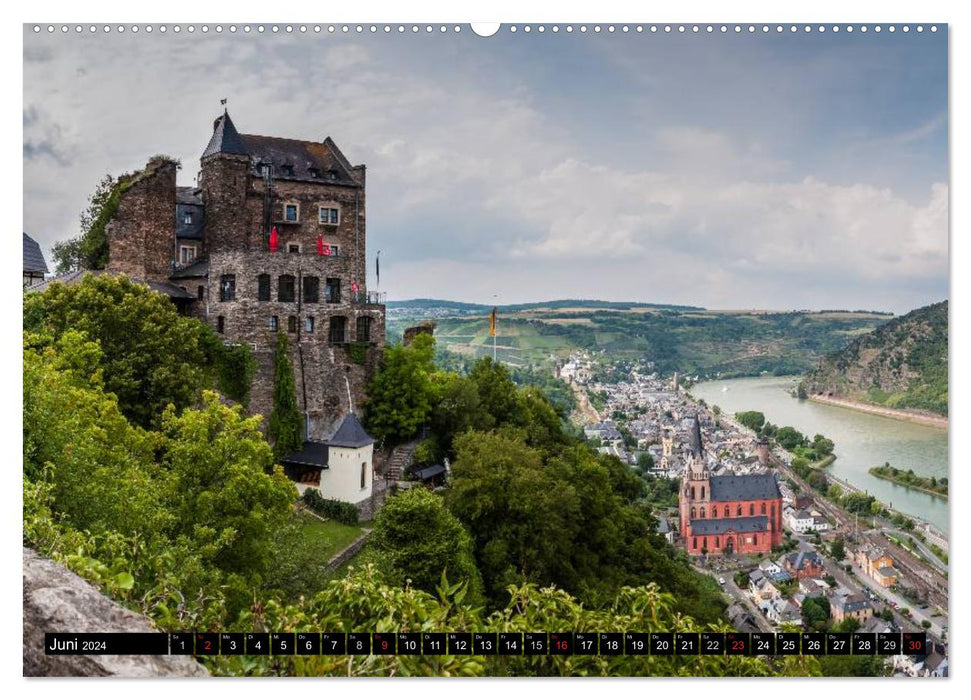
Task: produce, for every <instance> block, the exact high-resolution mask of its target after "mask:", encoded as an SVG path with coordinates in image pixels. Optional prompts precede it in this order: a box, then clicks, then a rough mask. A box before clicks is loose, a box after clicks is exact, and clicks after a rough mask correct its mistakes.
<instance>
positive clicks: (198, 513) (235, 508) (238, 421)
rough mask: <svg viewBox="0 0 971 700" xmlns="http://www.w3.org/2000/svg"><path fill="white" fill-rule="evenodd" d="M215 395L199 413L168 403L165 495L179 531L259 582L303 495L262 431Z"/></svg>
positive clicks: (255, 419)
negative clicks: (280, 533)
mask: <svg viewBox="0 0 971 700" xmlns="http://www.w3.org/2000/svg"><path fill="white" fill-rule="evenodd" d="M259 424H260V417H259V416H250V417H244V416H243V412H242V409H241V408H240V407H239V406H233V407H229V406H226V405H224V404H222V403H221V402H220V401H219V397H218V395H217V394H215V393H214V392H205V394H204V397H203V406H202V408H201V409H200V410H192V409H190V410H187V411H183V412H182V414H181V415H177V414H176V412H175V411H174V410H173V409H171V408H169V409H167V410H166V411H165V414H164V415H163V417H162V437H161V439H160V444H159V445H158V447H157V449H158V451H159V453H160V460H161V463H162V464H163V465H164V466H165V467H166V468H167V469H168V470H169V472H170V473H171V476H172V483H171V486H170V488H169V490H168V493H167V494H166V496H167V499H168V503H169V507H170V509H171V510H172V512H174V513H175V514H176V515H177V518H178V524H177V526H176V532H177V533H178V534H182V535H184V536H186V537H188V538H189V539H190V540H191V541H192V542H194V543H195V546H196V547H197V548H198V549H199V550H200V551H203V552H205V553H206V555H207V558H210V559H211V560H212V561H213V563H215V564H216V565H217V566H219V568H221V569H222V570H224V571H227V572H234V573H238V574H240V575H242V576H244V577H245V578H248V579H250V578H256V579H257V580H258V579H259V578H260V577H261V576H262V575H264V574H265V573H266V570H267V566H268V564H269V562H270V559H271V545H272V542H273V535H274V533H275V532H276V531H277V529H279V528H280V527H281V526H282V525H283V523H284V522H285V521H286V519H287V518H288V517H289V515H290V513H291V512H292V507H293V502H294V501H295V500H296V497H297V492H296V488H295V487H294V485H293V483H292V482H291V481H290V480H288V479H287V478H286V476H284V474H283V470H282V468H281V467H275V468H274V466H273V452H272V450H271V449H270V446H269V445H268V444H267V443H266V440H264V438H263V435H262V433H261V432H260V429H259Z"/></svg>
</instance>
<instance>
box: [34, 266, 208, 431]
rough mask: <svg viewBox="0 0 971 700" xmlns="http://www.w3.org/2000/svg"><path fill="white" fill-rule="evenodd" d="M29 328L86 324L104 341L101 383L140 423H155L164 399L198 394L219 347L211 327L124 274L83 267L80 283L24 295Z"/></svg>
mask: <svg viewBox="0 0 971 700" xmlns="http://www.w3.org/2000/svg"><path fill="white" fill-rule="evenodd" d="M24 324H25V329H26V330H31V331H35V332H36V334H37V335H36V336H35V337H36V338H37V342H41V341H42V339H45V338H46V339H48V340H49V341H56V340H57V339H59V338H60V337H61V336H63V335H64V334H65V333H66V332H68V331H69V330H72V329H73V330H77V331H81V332H83V333H84V334H85V335H86V337H87V338H88V339H89V340H91V341H94V342H96V343H98V345H99V346H100V348H101V353H102V355H101V362H100V365H99V367H100V368H101V369H102V370H103V378H104V386H105V390H106V391H110V392H112V393H113V394H115V395H116V396H117V397H118V406H119V408H120V409H121V411H122V413H124V414H125V416H127V417H128V418H130V419H131V420H132V421H134V422H135V423H137V424H138V425H140V426H142V427H146V428H147V427H150V426H153V425H157V422H158V419H159V416H160V415H161V413H162V410H163V409H164V408H165V407H166V406H167V405H168V404H170V403H171V404H174V405H175V407H176V408H177V409H182V408H185V407H186V406H191V405H193V404H195V403H197V402H198V401H199V397H200V394H201V391H202V390H203V389H205V388H207V387H209V386H211V385H212V382H213V362H214V359H215V356H216V354H217V353H218V351H219V348H220V347H221V343H219V341H218V339H215V341H214V339H213V337H214V333H213V332H212V331H211V329H209V328H208V327H207V326H205V325H204V324H202V323H200V322H199V321H197V320H195V319H191V318H188V317H185V316H181V315H180V314H179V312H178V310H177V309H176V308H175V306H174V305H173V304H172V302H171V301H169V299H168V298H167V297H165V296H163V295H161V294H158V293H157V292H153V291H151V290H150V289H149V288H148V287H147V286H146V285H143V284H136V283H134V282H132V281H131V280H129V279H128V278H127V277H125V276H113V275H86V276H85V277H84V279H82V280H81V281H80V282H78V283H77V284H70V285H67V284H61V283H54V284H51V285H50V286H48V288H47V289H46V290H45V291H44V292H43V293H42V294H28V295H27V296H26V297H25V298H24Z"/></svg>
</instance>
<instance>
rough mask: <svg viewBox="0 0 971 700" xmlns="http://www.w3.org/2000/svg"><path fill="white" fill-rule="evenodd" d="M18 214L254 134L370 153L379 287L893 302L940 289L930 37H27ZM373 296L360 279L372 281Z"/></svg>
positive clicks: (936, 68)
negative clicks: (232, 130)
mask: <svg viewBox="0 0 971 700" xmlns="http://www.w3.org/2000/svg"><path fill="white" fill-rule="evenodd" d="M24 86H25V87H24V107H23V122H24V151H23V152H24V226H25V230H26V231H27V232H28V233H30V234H31V235H32V236H33V237H34V238H36V239H37V240H38V241H40V243H41V245H42V246H43V248H44V250H45V253H49V249H50V245H51V244H52V243H53V242H55V241H57V240H59V239H64V238H68V237H71V236H73V235H75V234H76V233H77V220H78V215H79V213H80V212H81V210H82V209H83V208H84V207H85V203H86V200H87V197H88V196H89V195H90V193H91V192H92V191H93V189H94V187H95V185H96V184H97V182H98V180H99V179H100V178H101V176H103V175H104V174H105V173H106V172H108V173H111V174H113V175H118V174H120V173H122V172H126V171H131V170H133V169H136V168H139V167H142V166H143V165H144V164H145V161H146V160H147V159H148V157H150V156H151V155H153V154H155V153H166V154H169V155H173V156H175V157H178V158H180V159H181V160H182V163H183V169H182V171H181V172H180V178H181V184H186V185H188V184H192V183H193V181H194V177H195V175H196V174H197V171H198V162H199V161H198V158H199V155H200V154H201V152H202V150H203V148H204V147H205V145H206V142H207V141H208V139H209V136H210V133H211V129H212V121H213V119H214V118H215V117H216V116H217V115H218V114H219V113H220V112H221V107H220V105H219V100H220V99H221V98H224V97H225V98H228V100H229V111H230V114H231V115H232V117H233V120H234V122H235V123H236V126H237V128H238V129H239V130H240V131H241V132H243V133H252V134H265V135H274V136H287V137H293V138H302V139H314V140H322V139H323V138H324V137H325V136H327V135H330V136H331V137H332V138H334V140H335V141H336V142H337V143H338V144H339V145H340V147H341V148H342V150H343V151H344V153H345V154H346V155H347V156H348V158H349V159H350V160H351V161H353V162H354V163H366V164H367V166H368V212H367V214H368V244H369V258H370V262H369V268H370V270H371V273H372V274H373V268H374V265H373V258H374V254H375V253H376V251H378V250H381V272H382V276H381V287H382V289H383V290H385V291H387V292H388V293H389V298H392V299H405V298H412V297H436V298H444V299H455V300H463V301H481V302H487V303H489V302H492V301H493V300H494V299H495V298H496V296H495V295H498V300H499V301H500V302H501V303H513V302H521V301H532V300H544V299H556V298H596V299H611V300H639V301H653V302H669V303H683V304H696V305H702V306H708V307H713V308H868V309H871V308H872V309H887V310H892V311H896V312H903V311H907V310H909V309H911V308H914V307H917V306H921V305H923V304H926V303H929V302H932V301H936V300H940V299H942V298H945V297H946V296H947V295H948V272H949V271H948V156H947V131H948V119H947V109H948V105H947V41H946V34H945V31H939V32H937V33H936V34H932V33H930V32H927V31H925V32H923V33H921V34H917V33H916V32H913V31H912V32H910V33H908V34H903V33H901V32H897V33H895V34H893V35H891V34H888V33H886V32H883V33H881V34H879V35H877V34H874V33H873V32H872V31H871V32H868V33H867V34H861V33H860V32H859V31H856V32H854V33H852V34H847V33H846V32H845V31H843V32H840V33H839V34H833V33H832V32H831V31H830V32H827V33H825V34H822V35H820V34H818V33H812V34H808V35H807V34H804V33H802V32H799V33H797V34H794V35H793V34H790V33H789V32H784V33H783V34H776V33H775V32H774V31H773V32H770V33H769V34H762V33H761V32H759V33H757V34H755V35H749V34H747V33H744V32H743V33H742V34H741V35H736V34H735V33H734V32H729V33H728V34H727V35H719V34H717V33H716V34H715V35H706V34H701V35H694V34H691V33H690V32H689V33H686V34H678V33H677V32H674V33H671V34H664V33H659V34H650V33H649V32H645V33H643V34H637V33H634V32H631V33H629V34H626V35H624V34H620V33H615V34H613V35H608V34H606V33H601V34H593V33H592V32H587V33H586V34H581V33H580V32H578V31H577V32H574V33H572V34H567V33H566V32H564V31H560V32H559V33H557V34H553V33H551V32H549V31H548V30H547V32H546V33H544V34H539V33H537V32H536V31H535V30H534V31H533V32H531V33H530V34H528V35H527V34H525V33H523V31H522V30H521V29H520V31H518V32H517V33H515V34H512V33H510V32H509V31H508V30H504V31H501V32H500V33H499V34H498V35H496V36H493V37H491V38H488V39H486V38H481V37H477V36H474V35H473V34H471V32H469V31H468V30H467V29H466V30H465V31H463V32H461V33H459V34H457V35H456V34H454V33H452V32H449V33H446V34H441V33H439V32H437V31H436V32H434V33H433V34H430V35H429V34H426V33H424V32H421V33H420V34H419V35H413V34H411V32H406V33H405V34H403V35H398V34H397V32H392V33H391V34H390V35H385V34H383V33H381V34H378V35H369V34H363V35H358V34H356V33H354V32H351V33H350V34H346V35H342V34H341V33H340V32H338V33H336V34H333V35H329V34H327V33H326V30H325V31H324V32H323V33H321V34H314V33H313V31H312V30H311V31H310V32H308V33H307V34H305V35H299V34H294V35H286V34H284V33H282V32H281V33H280V34H278V35H255V33H254V34H251V35H249V36H245V35H242V34H241V33H237V34H236V35H232V36H231V35H229V34H228V32H224V33H223V34H221V35H217V34H215V33H214V32H209V33H208V34H202V33H201V32H196V33H195V34H193V35H188V34H187V33H185V32H182V33H181V34H179V35H175V34H173V33H172V32H171V31H169V32H167V33H166V34H165V35H160V34H159V33H158V32H157V31H156V32H154V33H152V34H151V35H148V34H146V33H145V32H144V31H142V32H139V33H138V34H137V35H133V34H132V33H131V32H130V31H128V32H126V33H125V34H122V35H119V34H117V32H114V31H113V32H111V34H110V35H107V36H105V35H103V34H102V33H100V32H99V33H97V34H95V35H93V36H92V35H90V34H89V33H88V32H87V31H85V32H84V33H82V34H80V35H76V34H75V33H74V32H71V33H69V34H67V35H62V34H61V33H60V32H57V33H55V34H54V35H48V34H47V33H46V31H45V32H42V33H41V34H39V35H36V34H34V33H33V32H31V31H30V30H29V28H28V29H25V35H24ZM370 284H371V286H372V288H373V286H374V280H373V278H372V279H371V280H370Z"/></svg>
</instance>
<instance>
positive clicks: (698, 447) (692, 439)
mask: <svg viewBox="0 0 971 700" xmlns="http://www.w3.org/2000/svg"><path fill="white" fill-rule="evenodd" d="M688 449H689V450H691V454H693V455H695V456H696V457H700V456H701V455H702V454H703V453H704V451H705V447H704V445H703V444H702V443H701V421H700V420H699V419H698V414H697V413H696V414H695V417H694V422H693V425H692V426H691V433H690V435H689V436H688Z"/></svg>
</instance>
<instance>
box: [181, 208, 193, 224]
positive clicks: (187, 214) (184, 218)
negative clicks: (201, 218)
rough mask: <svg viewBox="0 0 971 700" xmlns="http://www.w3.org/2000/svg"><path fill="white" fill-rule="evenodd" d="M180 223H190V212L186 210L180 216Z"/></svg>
mask: <svg viewBox="0 0 971 700" xmlns="http://www.w3.org/2000/svg"><path fill="white" fill-rule="evenodd" d="M182 223H184V224H186V225H188V224H191V223H192V212H188V211H187V212H186V213H185V216H183V217H182Z"/></svg>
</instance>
